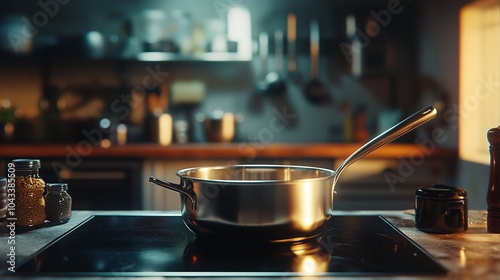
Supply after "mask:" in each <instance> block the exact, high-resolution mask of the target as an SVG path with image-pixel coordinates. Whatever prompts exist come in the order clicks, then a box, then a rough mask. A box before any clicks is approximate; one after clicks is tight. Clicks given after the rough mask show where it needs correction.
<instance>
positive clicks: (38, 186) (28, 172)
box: [12, 159, 45, 227]
mask: <svg viewBox="0 0 500 280" xmlns="http://www.w3.org/2000/svg"><path fill="white" fill-rule="evenodd" d="M12 163H13V164H14V168H15V175H16V176H15V190H16V193H15V194H16V200H15V217H16V218H17V220H16V225H17V226H19V227H32V226H37V225H41V224H43V223H44V222H45V199H44V197H43V192H44V191H45V182H44V181H43V180H42V178H40V175H39V169H40V160H38V159H15V160H13V161H12Z"/></svg>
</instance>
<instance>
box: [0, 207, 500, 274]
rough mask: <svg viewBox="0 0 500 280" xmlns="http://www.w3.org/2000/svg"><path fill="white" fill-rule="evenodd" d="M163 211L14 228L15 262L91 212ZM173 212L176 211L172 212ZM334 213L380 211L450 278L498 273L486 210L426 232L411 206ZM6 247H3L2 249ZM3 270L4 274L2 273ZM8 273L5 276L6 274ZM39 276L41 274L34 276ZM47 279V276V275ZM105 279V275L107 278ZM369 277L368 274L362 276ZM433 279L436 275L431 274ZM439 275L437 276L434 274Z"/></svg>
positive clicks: (3, 237)
mask: <svg viewBox="0 0 500 280" xmlns="http://www.w3.org/2000/svg"><path fill="white" fill-rule="evenodd" d="M164 213H172V212H164V211H74V212H73V217H72V218H71V220H70V221H69V222H68V223H65V224H61V225H56V226H51V227H43V228H39V229H35V230H32V231H27V232H17V233H16V234H15V236H14V239H15V245H16V250H15V256H16V264H19V263H21V262H23V260H26V259H27V258H29V256H30V255H32V254H34V253H35V252H36V251H38V250H40V249H41V248H43V247H44V246H45V245H47V244H48V243H49V242H51V241H53V240H55V239H56V238H57V237H59V236H61V235H62V234H63V233H65V232H67V231H68V230H70V229H71V228H73V227H74V226H76V225H78V224H79V223H81V222H82V221H84V220H85V219H87V218H88V217H90V216H91V215H97V214H107V215H109V214H112V215H134V214H141V215H144V214H150V215H158V214H164ZM174 213H175V212H174ZM334 214H339V215H340V214H349V215H382V216H384V217H385V218H386V219H387V220H388V221H390V222H391V223H392V224H394V225H395V226H396V227H397V228H398V229H399V230H401V231H402V232H403V233H404V234H406V235H407V236H408V237H409V238H411V239H412V240H414V241H415V242H416V243H417V244H419V245H420V246H421V247H422V248H424V249H425V250H426V251H427V252H429V253H430V254H431V255H432V256H433V257H435V258H436V259H437V260H438V262H440V263H441V264H442V265H443V266H445V267H446V268H447V269H448V270H449V271H450V272H451V275H449V277H448V278H446V279H449V278H452V279H481V280H484V279H497V278H498V275H500V234H494V233H488V232H487V231H486V223H485V217H486V216H485V215H486V212H485V211H469V229H468V230H467V231H466V232H464V233H455V234H429V233H424V232H421V231H419V230H417V229H416V228H415V227H414V221H413V219H414V216H413V215H412V210H408V211H348V212H347V211H335V212H334ZM0 227H1V228H2V231H1V234H0V244H1V246H0V247H1V248H2V250H1V251H2V254H1V255H0V263H2V265H1V271H0V275H2V274H3V275H4V276H2V279H19V278H16V277H15V273H12V272H10V271H7V263H6V262H7V257H8V256H7V254H6V250H5V249H7V248H8V247H10V245H8V240H9V235H8V232H7V231H6V230H5V229H6V221H4V222H2V223H0ZM4 248H5V249H4ZM5 274H6V275H5ZM5 276H7V277H5ZM37 279H41V278H37ZM46 279H50V278H46ZM106 279H107V278H106ZM365 279H370V278H365ZM392 279H413V278H409V277H393V278H392ZM432 279H435V278H432ZM437 279H440V278H437Z"/></svg>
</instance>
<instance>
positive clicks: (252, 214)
mask: <svg viewBox="0 0 500 280" xmlns="http://www.w3.org/2000/svg"><path fill="white" fill-rule="evenodd" d="M436 113H437V112H436V109H435V108H434V107H427V108H424V109H422V110H420V111H418V112H417V113H415V114H413V115H412V116H410V117H408V118H407V119H405V120H403V121H402V122H400V123H398V124H397V125H395V126H394V127H392V128H390V129H388V130H387V131H386V132H384V133H382V134H380V135H379V136H377V137H376V138H374V139H372V140H371V141H370V142H368V143H367V144H365V145H363V146H362V147H361V148H360V149H358V150H357V151H356V152H354V153H353V154H352V155H351V156H350V157H349V158H347V159H346V160H345V161H344V162H343V163H342V164H341V165H340V166H339V168H338V169H337V170H336V171H333V170H329V169H324V168H317V167H308V166H294V165H228V166H211V167H195V168H187V169H183V170H180V171H178V172H177V176H179V177H180V183H179V184H174V183H171V182H167V181H163V180H160V179H157V178H155V177H153V176H151V177H150V178H149V181H150V182H152V183H154V184H157V185H159V186H162V187H165V188H167V189H170V190H173V191H176V192H179V193H180V194H181V207H182V209H181V212H182V217H183V220H184V223H185V224H186V226H187V227H188V228H189V229H190V230H191V231H193V232H194V233H195V234H196V235H197V236H199V237H206V238H215V239H221V240H229V241H245V242H250V241H251V242H269V241H271V242H290V241H299V240H305V239H309V238H312V237H315V236H317V235H318V234H320V233H321V231H322V229H323V225H324V224H325V222H326V221H327V220H328V219H329V218H330V217H331V216H332V212H333V197H334V195H335V184H336V182H337V180H338V178H339V176H340V174H341V173H342V171H343V170H344V169H345V168H346V167H348V166H349V165H350V164H351V163H353V162H354V161H356V160H358V159H360V158H361V157H363V156H365V155H366V154H368V153H370V152H372V151H374V150H375V149H377V148H379V147H381V146H383V145H385V144H387V143H389V142H391V141H393V140H394V139H396V138H398V137H400V136H401V135H403V134H405V133H407V132H409V131H411V130H413V129H414V128H416V127H418V126H420V125H421V124H423V123H425V122H427V121H428V120H430V119H432V118H433V117H434V116H435V115H436Z"/></svg>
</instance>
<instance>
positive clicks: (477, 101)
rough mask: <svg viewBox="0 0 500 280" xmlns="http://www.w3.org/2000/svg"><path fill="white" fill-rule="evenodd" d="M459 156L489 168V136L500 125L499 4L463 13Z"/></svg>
mask: <svg viewBox="0 0 500 280" xmlns="http://www.w3.org/2000/svg"><path fill="white" fill-rule="evenodd" d="M459 75H460V77H459V116H460V117H459V154H460V158H461V159H463V160H467V161H471V162H476V163H483V164H489V151H488V145H489V144H488V142H487V140H486V132H487V131H488V130H489V129H490V128H493V127H497V126H498V125H499V124H500V92H499V91H500V1H499V0H484V1H483V0H481V1H475V2H473V3H471V4H469V5H467V6H465V7H464V8H463V9H462V10H461V11H460V69H459Z"/></svg>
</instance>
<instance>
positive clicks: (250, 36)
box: [0, 0, 500, 209]
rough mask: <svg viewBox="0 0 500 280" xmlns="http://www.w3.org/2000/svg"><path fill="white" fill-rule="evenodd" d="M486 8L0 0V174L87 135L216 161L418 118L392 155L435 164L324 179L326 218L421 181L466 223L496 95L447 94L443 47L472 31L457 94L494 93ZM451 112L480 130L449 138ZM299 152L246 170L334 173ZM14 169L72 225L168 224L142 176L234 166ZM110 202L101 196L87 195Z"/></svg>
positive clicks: (450, 75)
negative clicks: (87, 220)
mask: <svg viewBox="0 0 500 280" xmlns="http://www.w3.org/2000/svg"><path fill="white" fill-rule="evenodd" d="M497 2H498V1H476V2H474V1H431V0H421V1H404V0H402V1H396V0H375V1H367V0H349V1H347V0H338V1H326V0H315V1H306V0H300V1H285V0H275V1H266V0H208V1H196V0H182V1H181V0H177V1H173V0H148V1H111V0H100V1H96V0H91V1H77V0H72V1H69V0H59V1H58V0H47V1H2V2H1V3H0V36H2V40H1V43H0V51H1V55H0V61H1V62H0V85H1V87H0V100H1V109H0V113H1V115H0V116H1V119H0V123H1V125H2V130H1V131H2V132H1V133H0V143H1V144H0V147H2V146H3V149H4V151H11V152H9V153H6V155H2V154H0V160H1V161H2V164H3V166H5V163H6V162H8V161H9V160H10V159H11V158H15V157H16V152H12V150H9V149H10V148H9V147H12V148H13V147H15V148H19V147H21V148H20V149H21V150H22V148H23V147H24V148H26V149H28V148H32V147H38V148H41V149H43V148H44V147H49V146H50V147H54V145H60V147H62V148H61V149H64V147H66V146H65V145H71V144H76V143H79V142H81V141H85V140H89V139H92V138H91V137H96V134H92V132H96V131H99V132H100V133H102V136H103V137H102V139H99V143H92V144H93V145H95V146H100V147H102V148H108V147H109V148H110V149H112V148H113V147H115V146H121V147H130V149H133V148H134V147H142V146H143V145H155V146H158V147H159V148H164V149H171V150H172V151H175V149H176V147H181V146H182V147H186V145H187V146H189V145H192V146H196V147H198V148H199V147H200V145H201V144H203V145H202V146H201V147H202V148H204V149H206V150H210V149H213V148H214V147H219V146H220V145H230V147H233V148H234V150H235V153H238V151H239V149H240V150H241V147H242V146H241V145H238V143H257V144H256V145H260V146H265V145H271V146H272V144H275V145H279V144H281V143H283V144H290V143H294V144H304V145H303V146H300V147H305V146H308V145H309V146H311V147H314V146H315V145H319V144H325V143H328V144H332V145H331V146H332V147H333V146H335V144H339V145H342V144H346V143H353V144H357V145H358V146H359V145H361V144H362V143H363V142H366V141H367V140H369V139H370V138H372V137H373V136H375V135H377V134H378V133H379V132H381V131H383V130H385V129H387V128H388V127H390V126H392V125H393V124H395V123H396V122H397V121H399V120H401V119H402V118H403V117H405V116H407V115H409V114H411V113H413V112H415V111H416V110H418V109H420V108H422V107H425V106H427V105H434V106H436V107H437V108H438V110H439V112H440V114H439V115H438V117H437V118H436V119H435V120H433V121H432V122H431V123H429V124H427V125H425V127H422V128H420V129H418V130H417V131H415V132H413V133H410V134H408V135H406V136H404V137H402V138H401V139H399V140H397V142H399V143H402V144H411V145H413V144H415V143H423V144H426V143H427V144H428V143H429V142H431V144H432V145H435V146H436V147H437V149H439V151H440V152H434V150H433V151H432V152H430V153H429V154H428V156H429V158H428V159H425V160H423V162H422V163H421V162H417V163H415V162H413V163H412V162H410V165H411V166H410V168H413V169H414V170H410V171H411V172H409V174H408V175H406V174H401V173H402V172H403V171H404V170H403V171H402V170H401V168H404V163H405V162H409V161H408V159H405V158H401V157H398V156H397V155H392V156H383V157H381V158H378V159H377V158H373V159H366V160H362V161H360V162H359V163H356V164H355V165H353V166H352V167H350V168H349V169H351V168H352V170H349V172H346V175H345V179H341V180H344V183H343V184H341V185H340V186H339V187H338V190H337V191H338V192H339V196H338V206H339V208H338V209H401V208H412V207H413V204H412V203H413V194H414V191H415V188H417V187H419V186H422V185H425V184H434V183H446V184H454V185H458V186H461V187H463V188H465V189H467V190H468V191H469V195H470V199H471V204H470V207H471V208H480V209H483V208H485V207H486V206H485V205H486V201H485V197H486V189H487V183H488V180H487V178H488V171H489V169H488V166H487V164H488V161H489V158H488V157H487V151H488V143H487V141H486V136H485V135H486V131H487V128H491V127H494V126H497V125H498V123H499V122H500V116H499V114H498V111H499V110H498V108H499V107H498V105H499V103H500V101H499V99H498V97H497V96H498V92H494V93H493V94H490V95H488V96H487V97H488V99H487V100H485V99H486V97H485V95H483V96H481V98H480V99H477V100H474V99H470V98H471V97H468V95H467V93H464V95H463V97H461V95H460V94H459V93H460V92H461V91H464V90H462V89H461V87H462V84H461V82H462V75H465V74H467V73H465V74H463V73H462V72H460V71H459V70H461V69H463V67H461V66H460V61H461V60H460V59H459V57H463V55H464V54H463V53H460V51H461V48H460V47H461V46H462V44H461V41H460V40H461V38H462V39H463V38H465V36H471V34H477V33H478V32H477V30H473V31H468V32H469V33H466V31H465V30H463V29H464V28H462V29H461V28H460V24H461V23H462V24H463V22H464V21H465V20H469V22H468V24H467V26H478V27H477V29H478V30H488V31H484V35H483V36H484V37H482V38H479V39H478V40H477V41H476V43H477V46H470V48H472V49H475V50H479V49H481V50H482V51H481V52H479V51H475V52H474V51H472V52H471V53H469V54H465V57H469V58H470V59H472V58H474V55H478V53H483V56H482V57H481V58H480V59H478V60H476V61H481V63H483V62H484V63H487V62H488V61H490V63H491V61H493V63H494V65H493V66H492V67H489V66H488V67H486V68H485V67H483V68H485V69H486V70H484V71H483V70H478V69H476V68H474V67H470V68H467V69H470V71H471V72H470V75H469V76H471V77H474V79H476V78H475V77H476V76H481V77H484V79H483V81H484V80H485V81H486V82H485V83H488V82H489V83H490V84H493V87H498V84H497V83H496V82H495V81H496V77H498V68H499V64H500V61H499V56H498V49H499V48H496V51H495V50H493V51H491V53H488V50H483V49H484V48H485V46H486V45H491V44H490V43H491V42H490V43H485V42H486V41H483V39H484V38H492V36H493V37H494V38H496V39H495V40H496V41H494V40H493V39H492V40H493V41H494V42H493V44H496V46H498V39H499V33H498V25H499V23H500V21H499V19H498V14H499V13H498V11H499V10H498V3H497ZM477 14H479V15H480V16H479V17H478V16H477ZM472 15H476V16H475V17H474V16H472ZM485 26H488V27H487V28H490V29H487V28H485ZM491 26H494V27H491ZM471 28H472V27H471ZM488 32H490V33H488ZM495 32H496V33H495ZM481 34H482V33H481ZM492 34H493V35H492ZM471 38H474V37H471ZM468 41H469V42H472V41H473V40H468ZM464 48H465V47H463V48H462V49H464ZM484 54H486V55H484ZM478 63H479V62H478ZM481 65H482V64H481ZM478 67H479V66H478ZM473 71H476V72H473ZM481 71H483V72H481ZM491 75H494V76H493V78H491ZM466 76H467V75H466ZM472 84H473V85H476V86H477V84H478V82H477V80H473V81H472ZM485 87H487V86H485ZM487 88H488V89H490V88H492V86H491V85H490V87H487ZM465 92H473V90H465ZM472 97H474V96H472ZM482 97H485V98H482ZM460 98H469V99H464V100H466V101H468V102H474V101H478V103H480V104H481V106H483V107H484V106H486V107H487V108H483V107H477V106H475V105H470V106H468V107H467V106H465V107H464V106H463V105H462V107H459V106H458V104H465V105H467V104H472V103H466V102H462V101H460V100H461V99H460ZM471 100H472V101H471ZM478 106H479V105H478ZM459 108H461V110H466V112H467V113H469V115H472V116H478V115H480V114H482V115H481V116H479V117H478V118H479V120H476V119H474V118H473V117H468V118H465V119H466V121H468V122H469V123H472V125H469V126H471V129H470V130H468V131H467V134H464V135H465V136H459V132H460V131H461V130H462V128H463V127H465V125H462V123H461V121H462V120H460V123H459V119H458V110H459ZM464 108H465V109H464ZM228 123H229V124H230V127H232V128H233V129H234V135H233V133H232V132H233V131H232V128H225V129H224V132H221V131H218V130H217V129H218V128H220V127H221V126H227V125H228ZM459 124H460V125H459ZM459 128H460V129H459ZM460 133H461V132H460ZM89 135H90V136H89ZM460 135H462V134H460ZM460 137H465V138H464V139H462V138H460ZM459 139H460V140H459ZM467 139H475V140H474V141H473V142H474V143H470V144H469V142H467V141H469V140H467ZM215 142H230V143H227V144H223V143H215ZM206 143H210V144H206ZM463 143H466V144H467V145H466V147H464V144H463ZM204 144H206V145H204ZM19 145H21V146H19ZM211 145H213V146H211ZM325 147H330V146H325ZM340 147H341V146H340ZM433 147H434V146H433ZM427 148H428V147H427ZM467 148H468V149H469V150H467ZM415 149H417V151H419V150H418V148H415ZM469 151H472V152H469ZM477 151H479V152H477ZM19 154H20V155H24V153H23V152H20V153H19ZM301 154H302V153H300V152H298V153H297V156H296V157H294V156H293V155H291V156H287V157H286V158H280V157H274V156H268V157H267V156H266V157H262V158H255V159H252V162H253V163H258V162H266V163H294V164H307V165H315V166H323V167H326V168H331V169H334V168H335V166H336V165H338V163H339V162H341V161H342V160H343V158H328V157H320V158H319V157H307V156H303V155H301ZM210 155H212V154H210ZM31 157H34V158H37V157H42V160H43V163H42V164H43V165H44V166H46V168H47V170H46V171H45V174H44V172H43V171H42V174H41V175H42V177H43V176H44V175H45V178H46V181H47V180H48V181H50V180H64V179H66V181H69V182H71V183H70V190H69V192H70V194H71V193H73V194H74V196H75V198H74V200H75V207H76V208H80V209H89V208H96V209H108V208H109V209H132V208H134V209H137V208H143V209H178V207H179V206H178V205H179V204H178V195H177V194H176V193H173V192H172V193H170V192H168V191H166V190H158V189H156V188H154V187H153V186H152V185H150V184H149V183H147V180H146V178H147V177H148V176H149V175H152V174H156V175H157V176H159V177H164V178H167V179H170V180H173V181H174V182H177V179H176V177H175V172H176V171H177V170H179V169H180V168H184V167H190V166H199V165H209V164H210V165H213V164H227V163H228V162H231V163H232V162H235V161H236V162H238V161H239V162H245V161H243V160H241V159H240V158H238V156H230V157H228V156H224V157H222V156H221V157H217V156H210V157H207V158H205V159H201V160H200V157H196V158H190V157H189V153H188V154H186V156H185V157H184V158H168V157H166V158H165V159H162V158H161V157H154V158H148V157H146V156H144V157H140V156H136V155H135V156H131V157H130V158H128V157H124V156H123V155H121V156H120V157H119V158H114V157H112V156H106V157H105V156H102V157H99V156H94V157H91V158H88V159H87V158H84V159H83V161H82V162H81V163H79V164H77V166H73V168H72V169H71V170H72V171H74V172H73V173H74V174H73V175H68V174H66V177H65V176H61V174H60V172H59V174H56V175H54V170H55V169H54V168H53V165H52V164H51V163H53V162H56V161H57V160H58V158H59V159H61V158H62V157H60V156H54V157H47V156H45V154H44V156H40V155H37V154H36V152H33V155H32V156H31ZM247 161H248V160H247ZM356 166H357V167H356ZM401 166H403V167H401ZM398 168H399V169H398ZM78 170H79V171H80V172H79V173H78V172H76V171H78ZM391 170H392V171H393V173H391V174H397V175H399V176H400V177H401V176H402V175H404V176H402V177H404V178H403V179H401V180H399V179H398V180H396V181H397V184H396V185H394V184H390V183H388V179H387V174H389V173H387V172H388V171H391ZM410 173H411V174H410ZM343 176H344V175H343ZM61 178H62V179H61ZM85 180H87V181H86V183H83V184H82V183H81V182H82V181H85ZM106 180H108V181H106ZM392 182H394V181H392ZM79 184H81V185H86V186H87V188H86V189H85V188H83V189H82V188H81V187H78V185H79ZM100 184H102V186H101V185H100ZM90 186H93V187H94V189H90ZM109 186H114V187H113V188H110V189H109V191H103V190H105V189H104V188H105V187H109ZM110 192H112V193H113V194H114V195H111V196H110V199H113V198H117V196H123V197H120V198H119V199H118V198H117V199H116V200H115V201H114V202H113V203H111V204H110V199H108V198H106V197H105V195H103V194H106V193H110ZM118 193H120V194H119V195H118ZM101 195H102V196H101ZM92 197H93V198H92ZM98 197H100V199H101V200H100V201H97V200H99V199H98Z"/></svg>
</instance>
